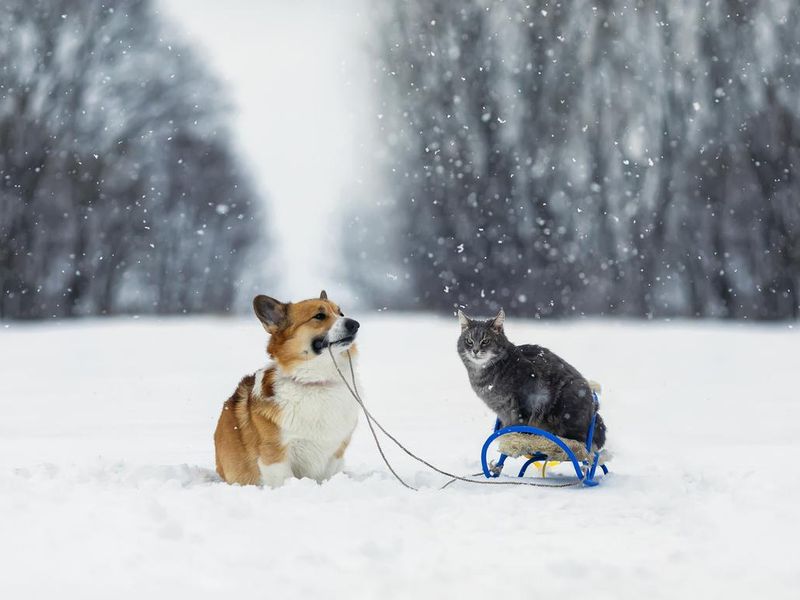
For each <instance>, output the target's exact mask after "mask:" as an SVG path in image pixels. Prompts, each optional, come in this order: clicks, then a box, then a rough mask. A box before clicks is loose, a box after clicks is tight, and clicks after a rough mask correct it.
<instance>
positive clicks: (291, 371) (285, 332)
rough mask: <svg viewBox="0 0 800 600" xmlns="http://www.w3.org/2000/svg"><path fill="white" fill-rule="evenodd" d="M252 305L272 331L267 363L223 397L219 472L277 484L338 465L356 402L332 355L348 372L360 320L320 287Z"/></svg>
mask: <svg viewBox="0 0 800 600" xmlns="http://www.w3.org/2000/svg"><path fill="white" fill-rule="evenodd" d="M253 309H254V310H255V313H256V316H257V317H258V319H259V321H261V324H262V325H263V326H264V329H265V330H266V331H267V333H268V334H269V335H270V338H269V343H268V345H267V353H268V354H269V356H270V357H271V358H272V361H271V363H270V364H268V365H267V366H266V367H264V368H263V369H259V370H258V371H256V372H255V373H254V374H252V375H248V376H246V377H244V378H243V379H242V380H241V381H240V382H239V385H238V387H237V388H236V391H235V392H234V393H233V395H232V396H231V397H230V398H229V399H228V400H227V401H226V402H225V404H224V406H223V408H222V414H220V417H219V421H218V423H217V429H216V431H215V432H214V446H215V450H216V463H217V473H218V474H219V476H220V477H222V479H223V480H225V481H226V482H228V483H238V484H241V485H247V484H261V485H266V486H269V487H273V488H274V487H279V486H280V485H282V484H283V483H284V482H285V481H286V480H287V479H289V478H291V477H296V478H303V477H308V478H310V479H314V480H316V481H318V482H322V481H324V480H326V479H329V478H330V477H331V476H333V475H334V474H336V473H338V472H339V471H341V469H342V465H343V463H344V452H345V450H346V449H347V446H348V444H349V443H350V437H351V436H352V434H353V431H354V430H355V427H356V424H357V422H358V410H359V407H358V404H357V403H356V401H355V400H354V399H353V397H352V396H351V395H350V392H349V391H348V389H347V386H346V385H345V384H344V382H343V381H342V379H341V377H340V376H339V373H338V372H337V370H336V365H335V364H334V363H333V361H332V360H331V355H330V354H329V349H330V351H332V353H333V356H334V357H335V359H336V362H337V363H338V364H339V368H340V369H341V370H342V373H344V374H346V375H349V374H350V373H349V370H350V367H349V365H348V364H347V362H348V359H347V356H346V355H345V353H346V352H349V353H350V356H351V358H352V359H353V364H354V365H355V355H356V346H355V339H356V334H357V333H358V328H359V323H358V321H355V320H353V319H349V318H347V317H345V316H344V314H343V313H342V311H341V309H340V308H339V306H338V305H337V304H336V303H335V302H332V301H331V300H329V299H328V295H327V294H326V293H325V291H324V290H323V291H322V293H321V294H320V297H319V298H318V299H312V300H303V301H302V302H297V303H283V302H279V301H278V300H275V299H274V298H270V297H269V296H256V297H255V299H254V300H253Z"/></svg>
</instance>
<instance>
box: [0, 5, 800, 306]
mask: <svg viewBox="0 0 800 600" xmlns="http://www.w3.org/2000/svg"><path fill="white" fill-rule="evenodd" d="M362 8H363V10H364V11H365V12H366V14H367V17H368V18H367V19H366V20H365V22H366V23H368V24H369V31H367V32H366V33H365V38H366V40H367V41H366V43H365V44H363V45H362V46H360V47H359V49H360V50H361V51H363V53H364V55H365V57H366V61H365V64H366V65H367V70H368V71H369V72H368V73H366V74H365V78H366V80H367V81H369V83H370V94H371V96H370V97H369V98H364V100H363V106H370V107H371V106H375V107H376V110H375V111H374V113H375V114H372V113H370V111H369V110H364V116H363V120H364V123H365V127H367V128H368V129H369V131H370V133H369V134H368V135H366V136H365V140H364V142H363V144H362V145H361V148H360V151H359V153H358V156H357V157H356V160H357V162H359V164H360V165H361V169H362V170H363V171H364V172H365V173H369V176H370V181H371V183H370V185H356V184H354V185H352V186H351V185H348V186H346V187H345V188H344V189H343V190H340V191H336V192H335V193H336V194H339V198H337V200H336V201H337V202H344V200H348V201H349V202H348V208H347V210H341V211H337V212H336V214H337V217H338V222H336V223H327V224H326V228H327V229H329V230H335V231H338V232H340V234H341V235H340V244H339V246H338V248H339V255H338V256H339V258H338V260H337V264H338V271H337V273H338V275H337V277H340V278H341V281H342V283H343V284H346V285H348V286H349V287H350V288H351V290H352V291H353V294H354V295H355V296H356V297H357V299H358V300H359V301H360V302H361V303H362V305H367V306H372V307H376V308H381V309H384V308H388V309H404V310H428V311H437V312H442V313H450V312H452V311H453V310H454V308H455V307H456V306H459V307H465V308H467V310H468V312H472V313H488V312H492V311H496V310H497V309H498V308H499V307H500V306H503V307H505V309H506V310H507V311H508V312H509V313H511V314H513V315H517V316H528V317H542V318H546V317H563V316H579V315H624V316H631V317H647V318H653V317H666V316H687V317H717V318H739V319H786V318H797V317H798V316H800V289H799V286H800V176H798V173H797V172H796V171H797V169H798V168H800V11H798V8H797V6H796V3H795V2H794V1H793V0H680V1H677V2H676V1H671V0H638V1H637V0H634V1H632V2H631V1H629V0H626V1H624V2H623V1H622V0H603V1H593V2H590V1H588V0H560V1H558V2H550V1H532V2H531V1H528V2H522V1H518V0H507V1H505V2H490V1H489V0H465V1H463V2H447V1H446V0H409V1H405V2H392V3H365V4H364V5H363V7H362ZM198 10H201V8H198ZM316 51H317V52H319V53H325V51H326V49H325V47H319V48H317V49H316ZM253 60H254V61H255V62H254V68H253V70H252V77H254V78H257V77H259V70H258V68H257V66H256V65H257V62H258V60H260V57H258V56H254V57H253ZM273 60H280V56H278V57H277V58H274V59H273ZM352 68H355V67H352ZM296 76H297V78H303V77H307V76H308V74H306V73H297V75H296ZM223 88H224V86H223V85H222V84H221V83H220V82H219V81H218V80H217V79H216V78H215V76H214V74H213V73H211V69H210V68H209V67H208V65H207V64H206V62H205V61H204V60H202V53H200V52H198V51H197V49H195V48H194V47H193V46H192V45H191V44H190V43H188V42H186V41H184V39H183V37H182V36H180V35H176V34H175V32H174V30H173V29H172V28H170V27H168V25H167V22H166V21H165V20H164V19H162V18H161V16H160V14H159V12H158V10H156V6H155V5H154V3H153V2H150V1H148V0H115V1H106V2H103V3H100V2H78V1H70V0H52V1H26V0H4V2H3V3H2V4H0V182H1V183H0V291H1V294H2V295H0V318H5V319H13V318H50V317H54V316H55V317H62V316H74V315H97V314H117V313H137V314H145V313H163V314H169V313H186V312H214V313H218V312H229V311H238V310H244V309H246V308H247V306H248V302H247V301H246V299H247V297H248V296H249V295H250V294H251V293H252V292H253V291H254V290H256V289H259V290H261V291H263V290H264V289H265V288H264V286H265V285H268V284H269V285H274V282H275V281H280V278H281V275H282V273H281V268H280V267H279V268H277V269H275V270H274V272H271V271H270V269H268V268H267V266H266V265H267V264H268V260H269V257H270V256H272V255H274V253H275V252H276V247H275V244H274V243H273V237H272V235H271V233H270V232H271V231H277V230H279V229H280V228H281V227H283V226H284V224H282V223H276V222H273V221H270V219H269V218H268V217H267V215H269V214H270V213H271V210H272V207H270V206H269V203H268V202H267V200H266V198H264V197H263V196H264V194H262V193H260V192H259V191H257V188H256V186H254V185H253V184H252V182H251V178H252V177H254V176H255V175H254V174H253V173H252V171H251V170H249V169H248V168H247V167H246V166H245V165H246V161H243V160H241V157H240V156H239V153H238V151H237V150H236V143H235V136H234V135H233V134H232V132H231V123H230V122H229V115H230V106H229V102H228V99H227V97H226V94H225V90H224V89H223ZM318 101H319V102H325V98H324V97H320V98H318ZM359 104H361V103H359ZM264 110H265V111H268V110H270V107H269V106H268V105H267V106H265V107H264ZM270 143H276V142H275V141H274V140H270V139H264V140H263V144H270ZM307 143H308V144H313V143H314V140H308V141H307ZM297 160H302V157H298V158H297ZM331 160H332V161H335V160H336V157H331ZM307 168H308V177H309V178H313V177H314V165H313V164H309V165H308V166H307ZM265 185H266V187H267V188H269V181H266V182H265ZM342 197H343V198H342ZM278 201H281V202H287V201H289V200H286V199H276V200H275V202H278ZM314 202H315V199H309V200H308V201H307V202H306V203H305V205H304V207H303V209H302V210H309V209H310V210H312V211H313V207H314ZM297 235H298V236H302V238H303V239H305V240H308V243H309V244H314V243H317V242H315V240H319V238H316V237H315V235H314V232H310V231H305V230H302V231H298V232H297ZM319 243H320V249H319V252H320V253H321V254H322V253H327V252H329V249H328V247H327V244H325V243H322V242H321V241H319ZM307 268H308V265H305V264H283V265H282V269H283V270H284V271H286V270H289V269H291V270H300V271H302V270H304V269H307ZM284 274H285V273H284ZM337 281H338V280H337ZM323 283H324V282H323ZM309 287H310V289H309V293H310V292H311V291H313V290H312V289H311V288H313V289H317V287H319V286H318V285H316V284H314V285H311V284H310V285H309ZM243 299H244V300H243Z"/></svg>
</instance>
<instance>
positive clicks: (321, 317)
mask: <svg viewBox="0 0 800 600" xmlns="http://www.w3.org/2000/svg"><path fill="white" fill-rule="evenodd" d="M327 316H328V315H326V314H325V313H324V312H321V313H317V314H315V315H314V318H315V319H316V320H317V321H324V320H325V318H326V317H327Z"/></svg>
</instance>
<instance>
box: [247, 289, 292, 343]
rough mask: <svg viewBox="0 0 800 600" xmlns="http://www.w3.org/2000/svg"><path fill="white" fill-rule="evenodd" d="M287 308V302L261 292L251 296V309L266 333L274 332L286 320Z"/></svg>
mask: <svg viewBox="0 0 800 600" xmlns="http://www.w3.org/2000/svg"><path fill="white" fill-rule="evenodd" d="M287 308H288V305H287V304H284V303H283V302H279V301H278V300H275V298H270V297H269V296H264V295H263V294H261V295H258V296H256V297H255V298H253V310H254V311H255V313H256V316H257V317H258V320H259V321H261V324H262V325H263V326H264V329H266V330H267V333H275V332H276V331H277V330H278V329H279V328H280V326H281V325H282V324H283V322H284V321H285V320H286V311H287Z"/></svg>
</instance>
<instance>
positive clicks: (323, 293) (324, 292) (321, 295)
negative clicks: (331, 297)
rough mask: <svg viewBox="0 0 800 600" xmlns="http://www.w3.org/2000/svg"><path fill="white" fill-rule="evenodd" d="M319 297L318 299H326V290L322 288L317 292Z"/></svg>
mask: <svg viewBox="0 0 800 600" xmlns="http://www.w3.org/2000/svg"><path fill="white" fill-rule="evenodd" d="M319 299H320V300H327V299H328V292H326V291H325V290H322V291H321V292H320V293H319Z"/></svg>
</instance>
